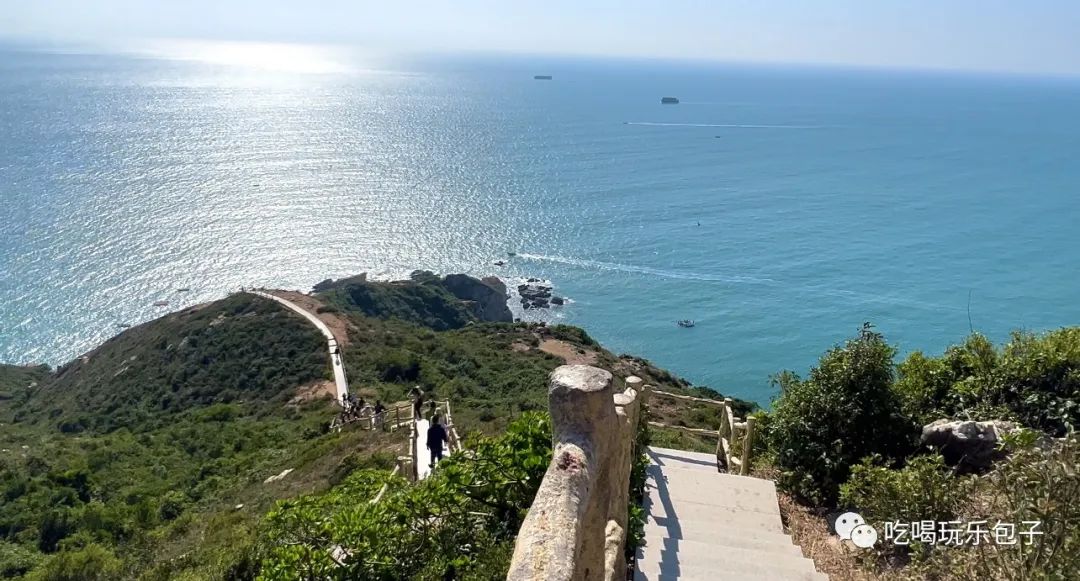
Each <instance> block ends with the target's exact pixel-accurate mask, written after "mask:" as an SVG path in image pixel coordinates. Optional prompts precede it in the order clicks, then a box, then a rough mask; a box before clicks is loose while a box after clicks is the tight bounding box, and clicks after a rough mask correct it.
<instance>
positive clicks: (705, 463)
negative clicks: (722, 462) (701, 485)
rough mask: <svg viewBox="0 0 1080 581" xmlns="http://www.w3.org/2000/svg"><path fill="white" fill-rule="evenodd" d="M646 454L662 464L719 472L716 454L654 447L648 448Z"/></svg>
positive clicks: (653, 460) (658, 463)
mask: <svg viewBox="0 0 1080 581" xmlns="http://www.w3.org/2000/svg"><path fill="white" fill-rule="evenodd" d="M646 454H647V455H648V456H649V460H650V461H651V462H652V463H654V464H657V465H661V466H670V467H674V468H687V469H694V470H701V471H705V472H712V473H714V474H716V473H718V472H719V470H717V468H716V455H715V454H705V453H702V452H686V451H684V450H671V449H668V448H652V447H650V448H649V449H648V451H647V452H646Z"/></svg>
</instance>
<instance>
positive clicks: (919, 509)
mask: <svg viewBox="0 0 1080 581" xmlns="http://www.w3.org/2000/svg"><path fill="white" fill-rule="evenodd" d="M968 492H969V486H968V481H967V480H965V479H962V478H959V477H956V476H953V473H952V471H951V470H950V469H949V468H948V467H946V466H945V459H944V458H942V457H941V456H940V455H937V454H933V455H928V456H920V457H918V458H914V459H912V460H911V461H910V462H908V464H907V466H905V467H904V468H903V469H900V470H890V469H888V468H885V467H883V466H880V465H878V463H877V462H876V459H875V458H873V457H871V458H866V459H864V460H863V462H862V463H860V464H858V465H856V466H854V467H853V468H852V470H851V478H849V479H848V481H847V482H846V483H844V485H843V486H841V487H840V501H841V506H844V507H847V508H850V509H853V510H858V511H859V514H860V515H862V516H863V518H865V519H866V521H867V522H868V523H870V524H872V525H873V526H875V527H877V530H878V531H883V530H884V528H883V523H885V522H889V521H899V522H901V523H912V522H920V521H927V520H930V521H935V522H941V521H948V520H952V518H953V517H954V516H955V515H956V514H957V511H958V509H959V508H960V506H961V502H962V501H963V500H965V499H966V498H967V496H968Z"/></svg>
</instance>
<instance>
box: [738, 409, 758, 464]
mask: <svg viewBox="0 0 1080 581" xmlns="http://www.w3.org/2000/svg"><path fill="white" fill-rule="evenodd" d="M756 422H757V418H755V417H754V416H748V417H747V418H746V436H745V437H744V438H743V447H742V466H739V474H742V475H743V476H746V475H747V474H749V473H750V454H751V450H752V449H753V446H754V424H755V423H756Z"/></svg>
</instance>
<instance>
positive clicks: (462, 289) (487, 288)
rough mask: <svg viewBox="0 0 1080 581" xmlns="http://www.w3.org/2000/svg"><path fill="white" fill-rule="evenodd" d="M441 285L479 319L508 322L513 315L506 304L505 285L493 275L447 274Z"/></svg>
mask: <svg viewBox="0 0 1080 581" xmlns="http://www.w3.org/2000/svg"><path fill="white" fill-rule="evenodd" d="M442 284H443V287H444V288H446V290H448V291H450V294H452V295H454V296H455V297H457V298H458V299H460V300H462V301H464V302H465V303H466V304H467V305H468V307H469V309H470V310H471V311H472V313H473V314H474V315H476V318H478V319H480V320H481V321H488V322H497V323H510V322H513V320H514V315H513V314H512V313H511V312H510V307H508V306H507V305H506V300H507V296H506V285H504V284H503V283H502V281H500V280H499V279H497V278H495V277H489V278H485V279H483V280H481V279H478V278H473V277H471V276H469V275H466V274H449V275H447V276H446V277H445V278H443V280H442Z"/></svg>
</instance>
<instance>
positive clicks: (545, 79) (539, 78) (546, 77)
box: [533, 75, 551, 81]
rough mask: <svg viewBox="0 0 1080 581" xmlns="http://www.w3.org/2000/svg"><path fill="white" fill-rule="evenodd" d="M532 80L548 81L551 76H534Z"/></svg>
mask: <svg viewBox="0 0 1080 581" xmlns="http://www.w3.org/2000/svg"><path fill="white" fill-rule="evenodd" d="M533 78H534V79H536V80H537V81H550V80H551V75H535V76H533Z"/></svg>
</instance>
